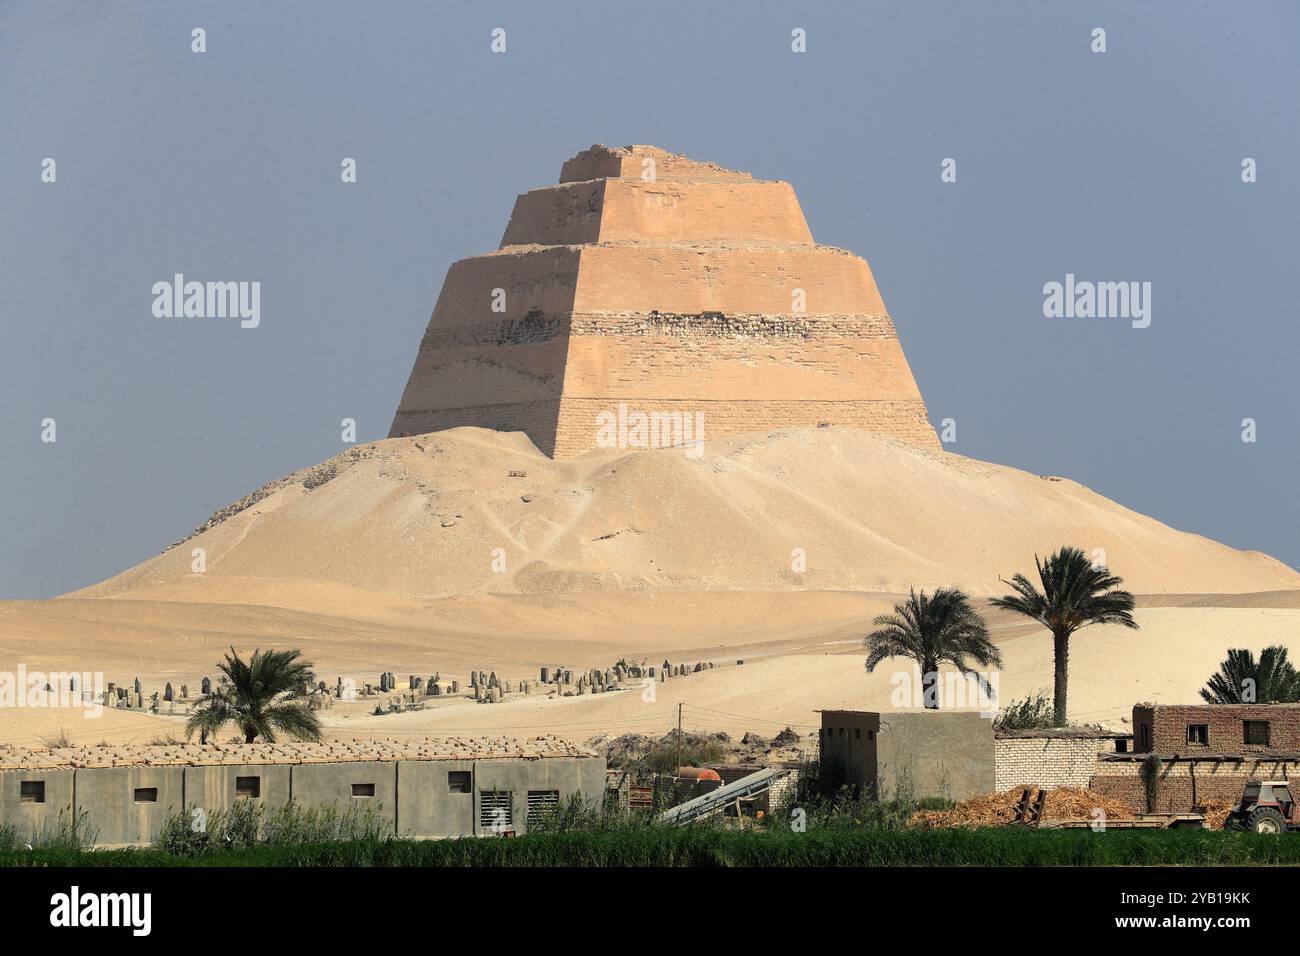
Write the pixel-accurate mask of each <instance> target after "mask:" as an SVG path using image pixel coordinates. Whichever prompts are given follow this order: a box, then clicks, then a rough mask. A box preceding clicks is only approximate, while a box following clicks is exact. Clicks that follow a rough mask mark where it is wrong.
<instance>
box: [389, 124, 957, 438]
mask: <svg viewBox="0 0 1300 956" xmlns="http://www.w3.org/2000/svg"><path fill="white" fill-rule="evenodd" d="M620 405H624V406H626V409H625V411H626V410H629V409H630V410H633V411H637V412H644V413H646V414H647V415H649V414H653V413H656V412H659V413H674V412H676V413H683V414H698V413H702V415H703V423H704V437H705V438H706V439H712V438H722V437H726V436H729V435H736V434H742V433H745V432H754V431H762V430H769V429H773V428H782V427H791V426H815V425H819V424H823V423H828V424H832V425H846V426H852V427H857V428H864V429H868V430H870V431H873V432H878V433H881V434H885V435H892V436H894V437H897V438H901V439H903V440H905V441H908V442H912V443H915V444H918V445H923V446H926V447H931V448H938V447H939V445H938V442H937V441H936V438H935V434H934V430H933V429H932V428H931V426H930V423H929V421H928V419H927V416H926V409H925V403H924V402H923V401H922V399H921V393H920V391H919V390H918V389H917V387H916V382H915V380H914V379H913V378H912V371H911V369H910V368H909V367H908V364H907V359H906V358H905V357H904V355H903V349H902V347H901V345H900V344H899V341H898V335H897V333H896V332H895V330H894V324H893V322H892V321H891V320H890V318H889V315H888V313H887V312H886V311H885V306H884V303H883V302H882V301H881V298H880V292H879V291H878V290H877V289H876V283H875V280H874V279H873V278H872V275H871V269H870V268H869V267H868V266H867V263H866V262H865V261H864V260H862V259H860V258H858V257H857V256H855V255H852V254H851V253H849V252H845V251H844V250H841V249H834V248H831V247H829V246H819V245H817V244H816V243H815V242H814V241H813V238H812V234H811V233H810V232H809V231H808V224H807V223H806V222H805V221H804V216H803V212H802V210H801V209H800V208H799V201H798V200H797V199H796V198H795V194H794V190H793V189H792V188H791V186H790V184H789V183H785V182H764V181H756V180H754V179H753V178H751V177H750V175H749V174H748V173H741V172H734V171H732V170H728V169H723V168H721V167H719V166H716V165H714V164H712V163H702V162H695V161H693V160H689V159H687V158H686V157H684V156H678V155H674V154H671V153H667V152H665V151H664V150H661V149H657V148H655V147H653V146H629V147H626V148H621V149H620V148H611V147H607V146H593V147H592V148H591V149H589V150H586V151H585V152H582V153H579V154H578V155H577V156H575V157H573V158H572V159H570V160H569V161H568V162H566V163H565V164H564V168H563V169H562V170H561V172H560V183H559V185H557V186H545V187H543V188H541V189H534V190H532V191H531V192H528V193H525V194H524V195H522V196H520V197H518V199H517V200H516V201H515V207H514V212H513V213H512V214H511V216H510V223H509V225H507V226H506V232H505V237H504V238H503V239H502V240H501V246H500V248H499V249H497V250H496V251H495V252H489V253H487V254H485V255H480V256H474V257H472V258H469V259H462V260H461V261H459V262H456V263H455V264H453V265H452V266H451V268H450V269H449V270H448V272H447V278H446V280H445V282H444V283H443V286H442V292H441V294H440V295H439V296H438V302H437V305H436V306H435V307H434V310H433V317H432V318H431V319H430V320H429V326H428V330H427V331H426V332H425V334H424V339H423V341H421V343H420V351H419V353H418V355H417V356H416V360H415V367H414V368H413V369H412V371H411V377H410V379H409V381H408V382H407V385H406V391H405V392H404V393H403V395H402V400H401V404H400V406H399V407H398V409H397V414H396V416H395V417H394V419H393V425H392V428H391V430H390V431H389V437H393V438H395V437H400V436H404V435H418V434H423V433H425V432H432V431H438V430H440V429H444V428H453V427H455V426H458V425H478V426H481V427H485V428H493V429H498V430H502V431H523V432H525V433H527V435H528V436H529V438H531V439H532V441H533V443H534V444H536V445H537V447H538V448H539V449H541V450H542V451H543V452H544V453H546V454H547V455H551V456H553V457H568V456H572V455H577V454H581V453H582V452H584V451H587V450H588V449H591V448H594V447H596V445H597V432H598V420H599V419H598V416H600V415H601V413H606V415H613V414H618V412H619V406H620Z"/></svg>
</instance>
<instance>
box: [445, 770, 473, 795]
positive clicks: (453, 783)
mask: <svg viewBox="0 0 1300 956" xmlns="http://www.w3.org/2000/svg"><path fill="white" fill-rule="evenodd" d="M447 792H448V793H469V792H470V780H469V771H468V770H448V771H447Z"/></svg>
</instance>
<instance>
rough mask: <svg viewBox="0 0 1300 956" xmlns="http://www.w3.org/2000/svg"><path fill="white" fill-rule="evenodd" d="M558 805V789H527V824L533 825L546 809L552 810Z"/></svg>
mask: <svg viewBox="0 0 1300 956" xmlns="http://www.w3.org/2000/svg"><path fill="white" fill-rule="evenodd" d="M559 805H560V791H558V790H529V791H528V825H529V826H530V827H531V826H533V825H534V824H535V823H536V822H537V821H538V820H539V819H541V817H542V815H543V814H545V813H546V812H547V811H548V810H553V809H555V808H556V807H558V806H559Z"/></svg>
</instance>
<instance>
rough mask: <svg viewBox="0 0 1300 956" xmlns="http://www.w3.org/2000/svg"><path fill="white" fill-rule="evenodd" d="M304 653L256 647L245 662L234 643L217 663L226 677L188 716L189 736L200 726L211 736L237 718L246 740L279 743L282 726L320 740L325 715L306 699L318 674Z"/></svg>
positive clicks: (301, 736) (302, 736)
mask: <svg viewBox="0 0 1300 956" xmlns="http://www.w3.org/2000/svg"><path fill="white" fill-rule="evenodd" d="M301 654H302V652H301V651H296V650H295V651H262V650H256V651H254V652H253V656H252V657H251V658H250V659H249V660H248V661H247V662H245V661H243V660H241V659H240V657H239V655H238V654H237V653H235V649H234V648H233V647H232V648H231V649H230V653H229V654H227V655H226V659H225V661H224V662H222V663H220V664H218V665H217V668H218V669H219V670H220V671H221V673H222V675H223V676H222V678H221V682H220V683H219V684H218V685H217V686H216V687H215V688H213V690H212V693H210V694H207V695H205V696H204V697H202V698H201V699H200V700H199V702H198V704H196V705H195V707H194V712H193V713H192V714H191V715H190V719H189V720H188V721H187V722H186V724H185V736H186V738H187V739H188V738H189V737H192V736H193V735H194V732H195V731H196V730H197V731H198V732H199V733H200V735H201V737H202V739H204V740H206V739H207V738H208V736H209V735H210V734H216V733H218V732H219V731H220V730H221V728H222V727H223V726H225V725H226V724H227V723H229V722H232V721H233V722H234V723H235V724H236V725H237V726H238V727H239V729H240V731H241V732H242V733H243V735H244V742H245V743H250V744H251V743H252V742H253V741H254V740H256V739H257V738H258V737H261V738H262V739H263V740H265V741H267V742H268V743H274V742H275V735H276V733H277V732H281V731H282V732H283V733H285V734H288V735H289V736H290V737H293V738H296V739H298V740H320V737H321V729H320V719H319V718H317V716H316V715H315V714H314V713H312V711H311V709H310V708H309V707H308V705H307V700H306V695H307V691H308V689H309V688H310V687H311V685H312V682H313V680H314V675H313V674H312V670H311V664H309V663H307V662H306V661H300V660H298V657H299V656H300V655H301Z"/></svg>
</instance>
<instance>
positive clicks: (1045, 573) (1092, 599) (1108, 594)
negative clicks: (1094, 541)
mask: <svg viewBox="0 0 1300 956" xmlns="http://www.w3.org/2000/svg"><path fill="white" fill-rule="evenodd" d="M1034 565H1035V566H1036V567H1037V568H1038V580H1039V581H1040V582H1042V585H1043V590H1042V591H1039V590H1038V588H1036V587H1035V586H1034V585H1033V583H1032V582H1030V580H1029V579H1028V578H1026V577H1025V576H1024V575H1023V574H1017V575H1016V576H1015V577H1013V578H1012V579H1011V580H1010V581H1005V580H1004V581H1003V582H1002V583H1003V584H1007V585H1010V586H1011V587H1012V588H1014V589H1015V591H1016V593H1015V594H1008V595H1007V596H1006V597H1000V598H994V599H993V601H992V602H991V603H992V605H993V606H994V607H1001V608H1006V609H1007V610H1009V611H1016V612H1017V613H1020V614H1023V615H1025V617H1031V618H1033V619H1034V620H1035V621H1037V622H1038V623H1039V624H1042V625H1043V626H1044V627H1046V628H1047V629H1048V630H1049V631H1051V632H1052V645H1053V648H1052V649H1053V652H1054V656H1055V663H1056V674H1055V686H1054V687H1053V691H1052V709H1053V720H1054V721H1055V724H1056V726H1058V727H1064V726H1065V712H1066V694H1067V690H1068V688H1067V684H1068V683H1069V677H1070V635H1072V634H1073V633H1074V632H1075V631H1077V630H1079V629H1080V628H1084V627H1087V626H1088V625H1089V624H1122V625H1124V626H1125V627H1131V628H1137V626H1138V625H1137V622H1136V621H1134V620H1133V614H1132V611H1133V595H1132V594H1130V593H1129V592H1128V591H1121V590H1119V586H1120V585H1121V584H1123V583H1124V582H1123V580H1122V579H1121V578H1117V577H1116V576H1115V575H1113V574H1111V573H1110V571H1108V570H1107V569H1106V568H1104V567H1097V566H1096V565H1094V564H1093V563H1092V562H1091V561H1089V560H1088V558H1087V557H1086V556H1085V555H1084V553H1083V552H1082V551H1081V550H1079V549H1078V548H1061V550H1059V551H1057V552H1056V553H1055V554H1053V555H1052V556H1051V557H1049V558H1048V559H1047V560H1046V561H1040V560H1039V559H1038V555H1034Z"/></svg>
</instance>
